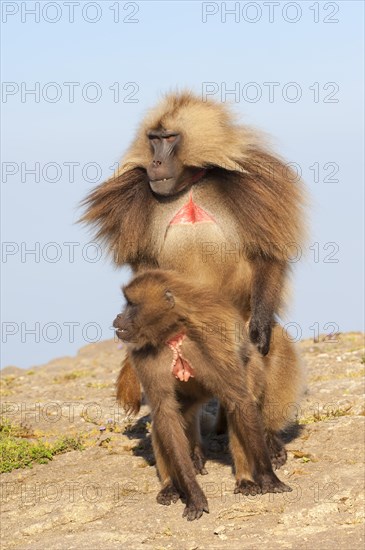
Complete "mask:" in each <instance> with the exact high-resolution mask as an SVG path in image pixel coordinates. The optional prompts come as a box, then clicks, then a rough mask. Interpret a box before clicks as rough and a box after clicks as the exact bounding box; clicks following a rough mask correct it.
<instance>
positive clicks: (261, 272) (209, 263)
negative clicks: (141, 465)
mask: <svg viewBox="0 0 365 550" xmlns="http://www.w3.org/2000/svg"><path fill="white" fill-rule="evenodd" d="M161 127H162V128H165V129H167V130H173V131H176V132H178V133H179V134H180V135H181V136H182V141H181V144H180V145H179V148H178V149H177V151H176V155H177V156H178V157H179V162H180V163H182V165H183V166H185V167H186V168H185V169H186V170H188V169H189V170H190V169H191V167H194V168H197V169H200V168H206V169H207V172H206V174H205V176H204V177H203V179H202V180H200V181H198V182H195V183H193V184H192V185H191V186H190V187H189V186H187V187H186V188H185V189H183V191H182V192H180V193H178V194H176V195H173V196H170V197H168V199H166V198H163V197H161V196H157V195H155V194H153V193H152V192H151V189H150V187H149V177H148V175H147V171H148V169H149V167H150V166H151V163H152V162H153V159H154V156H153V152H152V149H151V146H150V143H149V140H148V138H147V132H148V130H150V129H153V128H161ZM190 190H192V192H193V196H194V201H195V202H196V203H197V204H198V205H199V206H201V207H202V208H203V209H204V210H205V211H206V212H208V213H209V214H210V215H212V216H213V217H214V218H215V220H216V221H217V223H216V225H213V224H195V225H193V226H174V227H171V226H169V222H170V221H171V219H172V218H173V216H174V215H175V214H176V212H177V211H178V210H179V209H180V208H181V207H182V206H183V205H184V204H185V203H186V201H187V200H188V194H189V192H190ZM303 202H304V201H303V186H302V182H300V181H297V178H296V175H295V174H294V173H293V172H292V171H291V170H290V169H289V168H288V167H286V166H285V164H284V162H283V161H282V160H280V159H279V158H278V157H277V156H276V155H274V154H272V153H271V152H270V151H269V150H268V148H267V146H266V145H265V144H264V141H263V138H262V137H261V136H260V135H259V134H258V133H257V132H255V131H253V130H252V129H251V128H248V127H246V126H244V125H239V124H237V123H236V121H235V119H234V117H233V116H232V114H231V113H230V111H229V109H228V107H227V105H224V104H219V103H216V102H214V101H210V100H209V101H206V102H204V101H202V100H201V99H200V98H198V97H196V96H194V95H193V94H191V93H188V92H184V93H181V94H171V95H168V96H166V97H165V98H164V99H163V100H162V101H161V103H160V104H159V105H158V106H157V107H156V108H155V109H153V110H152V111H151V112H150V113H149V114H148V115H147V116H146V118H145V120H144V121H143V122H142V124H141V126H140V128H139V130H138V132H137V136H136V138H135V140H134V141H133V143H132V144H131V146H130V148H129V150H128V151H127V153H126V155H125V156H124V158H123V159H122V161H121V164H120V167H119V169H118V170H117V172H116V173H115V175H114V176H113V177H112V178H111V179H110V180H108V181H107V182H105V183H103V184H101V185H100V186H99V187H98V188H96V189H95V190H94V191H92V192H91V194H90V195H89V196H88V197H87V198H86V199H85V201H84V205H85V206H86V212H85V214H84V216H83V218H82V220H83V221H84V222H86V223H89V224H91V225H94V226H96V227H97V237H98V238H99V239H101V240H103V241H105V243H106V244H107V246H108V248H109V250H110V251H111V253H112V254H113V257H114V261H115V263H116V264H117V265H124V264H129V265H131V266H132V268H133V269H134V271H135V272H139V271H141V270H144V269H146V268H147V269H148V268H154V267H161V268H164V269H173V270H176V271H178V272H180V273H185V274H186V276H187V277H194V278H195V277H198V279H199V280H200V281H201V282H203V283H207V284H210V285H212V286H213V287H214V288H215V290H216V291H217V292H220V293H222V294H223V295H224V296H225V297H226V299H228V300H229V301H231V302H233V303H234V304H236V305H237V306H238V307H239V308H240V312H241V314H242V316H243V317H244V318H245V319H246V320H248V319H250V327H249V336H250V338H251V340H252V342H254V343H255V344H256V345H257V348H258V350H259V351H260V353H262V354H263V355H266V354H267V353H268V352H269V346H270V340H271V330H272V326H273V321H274V316H275V313H277V312H278V311H279V309H280V308H281V307H282V305H283V297H284V289H285V282H286V279H287V275H288V271H289V269H288V268H289V264H288V261H287V257H286V254H287V246H288V245H290V243H296V244H297V245H300V244H301V243H302V239H303V220H302V207H303ZM206 243H208V244H209V243H210V244H211V246H212V247H213V248H214V249H215V253H214V254H212V255H208V257H205V256H204V254H203V252H202V251H203V248H204V246H205V244H206ZM226 251H227V253H226ZM232 251H233V255H232V254H230V252H232ZM221 252H222V254H221ZM125 369H130V367H129V366H128V364H126V366H125ZM126 378H127V379H128V380H129V381H131V380H132V377H131V376H130V377H126ZM122 383H123V377H121V378H120V383H119V384H118V395H119V397H120V399H121V401H122V403H126V402H127V401H128V398H129V396H130V393H131V390H130V388H129V387H128V386H127V385H126V384H124V385H123V386H121V384H122ZM133 393H134V394H135V395H136V396H137V394H138V391H137V389H136V388H135V389H134V390H133ZM138 400H139V401H140V397H138V398H137V399H136V402H135V406H133V407H132V409H134V410H136V409H137V405H138ZM129 404H130V403H129Z"/></svg>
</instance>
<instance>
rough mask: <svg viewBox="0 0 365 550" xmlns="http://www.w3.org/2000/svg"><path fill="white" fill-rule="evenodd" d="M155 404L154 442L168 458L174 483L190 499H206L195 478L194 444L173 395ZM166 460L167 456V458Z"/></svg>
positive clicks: (153, 414) (153, 407) (153, 409)
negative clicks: (189, 438) (157, 443)
mask: <svg viewBox="0 0 365 550" xmlns="http://www.w3.org/2000/svg"><path fill="white" fill-rule="evenodd" d="M151 406H152V416H153V430H154V431H155V437H154V441H156V440H158V441H159V443H160V445H159V452H160V451H161V449H162V450H163V453H164V454H165V455H166V457H168V462H169V464H171V468H172V471H173V474H172V477H173V482H174V485H175V486H177V487H178V489H180V490H182V492H183V493H185V496H186V498H187V501H188V502H189V501H195V500H196V499H198V500H199V501H201V500H205V497H204V494H203V491H202V490H201V488H200V486H199V484H198V483H197V481H196V479H195V475H196V474H195V470H194V465H193V462H192V459H191V456H190V445H189V442H188V439H187V437H186V434H185V430H184V426H183V417H182V416H181V413H180V412H179V410H178V406H177V403H175V402H174V398H173V397H172V396H171V397H170V396H168V395H167V396H164V397H163V399H161V400H160V403H159V405H158V406H157V407H155V406H153V403H151ZM165 463H166V459H165Z"/></svg>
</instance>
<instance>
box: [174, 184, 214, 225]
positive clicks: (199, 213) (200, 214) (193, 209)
mask: <svg viewBox="0 0 365 550" xmlns="http://www.w3.org/2000/svg"><path fill="white" fill-rule="evenodd" d="M202 222H205V223H207V222H208V223H216V221H215V219H214V218H213V217H212V216H211V215H210V214H208V213H207V212H205V210H203V209H202V208H200V206H198V205H197V204H195V202H194V201H193V194H192V192H191V191H190V195H189V200H188V202H187V203H186V204H184V206H183V207H182V208H180V210H179V211H178V212H177V214H175V216H174V217H173V218H172V220H171V221H170V224H169V225H183V224H193V223H202Z"/></svg>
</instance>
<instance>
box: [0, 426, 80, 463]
mask: <svg viewBox="0 0 365 550" xmlns="http://www.w3.org/2000/svg"><path fill="white" fill-rule="evenodd" d="M30 438H32V439H30ZM83 448H84V446H83V443H82V438H81V436H77V437H67V436H63V437H60V438H58V439H57V440H56V441H54V442H52V443H48V442H44V441H42V440H40V439H37V438H35V437H34V438H33V434H31V433H30V432H29V429H28V428H25V427H23V426H15V425H13V424H11V423H10V422H9V421H6V420H5V421H4V422H2V423H1V424H0V473H4V472H11V471H12V470H15V469H17V468H26V467H30V468H31V467H32V465H33V464H34V463H38V464H46V463H47V462H48V461H50V460H52V458H53V457H54V456H55V455H58V454H62V453H67V452H68V451H81V450H82V449H83Z"/></svg>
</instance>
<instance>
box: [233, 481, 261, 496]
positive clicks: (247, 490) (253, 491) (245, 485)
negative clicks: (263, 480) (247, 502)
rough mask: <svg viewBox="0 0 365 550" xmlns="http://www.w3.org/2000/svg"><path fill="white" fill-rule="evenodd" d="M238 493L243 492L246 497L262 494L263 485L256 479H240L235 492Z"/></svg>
mask: <svg viewBox="0 0 365 550" xmlns="http://www.w3.org/2000/svg"><path fill="white" fill-rule="evenodd" d="M238 493H241V494H242V495H245V496H246V497H248V496H249V495H251V496H253V497H254V496H256V495H260V494H261V487H260V486H259V485H258V484H257V483H255V482H254V481H249V480H248V479H238V480H237V481H236V486H235V488H234V494H236V495H237V494H238Z"/></svg>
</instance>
